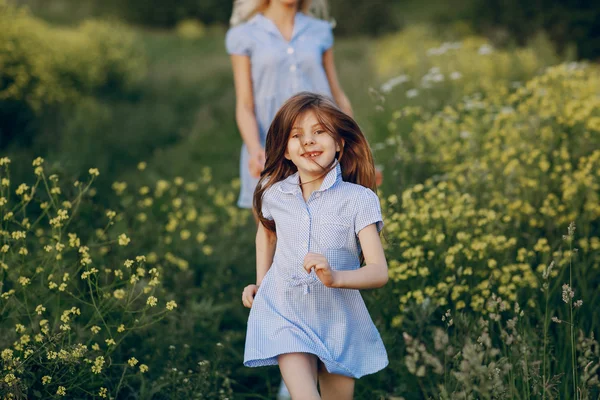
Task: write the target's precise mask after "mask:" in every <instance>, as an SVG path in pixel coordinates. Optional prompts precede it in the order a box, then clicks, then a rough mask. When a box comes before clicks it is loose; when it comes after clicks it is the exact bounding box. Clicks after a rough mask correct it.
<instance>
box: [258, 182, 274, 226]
mask: <svg viewBox="0 0 600 400" xmlns="http://www.w3.org/2000/svg"><path fill="white" fill-rule="evenodd" d="M269 189H270V188H269ZM269 189H267V190H266V191H265V192H263V196H262V205H261V208H260V210H261V212H262V215H263V217H264V218H266V219H268V220H271V221H272V220H273V214H271V208H270V206H269V199H270V197H271V196H269Z"/></svg>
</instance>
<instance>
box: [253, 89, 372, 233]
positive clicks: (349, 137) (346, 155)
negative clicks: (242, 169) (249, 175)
mask: <svg viewBox="0 0 600 400" xmlns="http://www.w3.org/2000/svg"><path fill="white" fill-rule="evenodd" d="M308 111H312V112H314V113H315V116H316V118H317V120H318V121H319V123H320V124H321V125H322V126H323V128H324V129H325V130H326V131H327V133H328V134H329V135H331V137H333V139H334V140H335V141H336V143H337V144H338V145H339V146H340V151H339V152H338V153H337V157H336V158H337V161H339V163H340V166H341V168H342V178H343V180H344V181H346V182H351V183H356V184H358V185H362V186H364V187H366V188H369V189H371V190H373V191H376V190H377V189H376V183H375V182H376V180H375V164H374V163H373V155H372V154H371V149H370V148H369V143H368V142H367V139H366V138H365V136H364V135H363V133H362V131H361V130H360V128H359V127H358V124H357V123H356V122H355V121H354V120H353V119H352V118H351V117H350V116H348V115H346V114H344V113H343V112H342V111H341V110H340V109H339V108H338V107H337V106H336V105H335V104H334V103H333V102H332V101H331V100H330V99H329V98H327V97H325V96H322V95H319V94H315V93H309V92H301V93H298V94H297V95H295V96H292V97H291V98H290V99H289V100H288V101H286V102H285V104H284V105H283V106H282V107H281V108H280V109H279V111H278V112H277V114H276V115H275V119H273V122H272V123H271V126H270V127H269V132H268V133H267V143H266V148H265V152H266V161H265V169H264V170H263V171H262V173H261V174H260V179H259V181H258V184H257V185H256V189H255V191H254V201H253V205H254V209H255V211H256V213H257V215H258V219H259V220H260V222H261V223H262V224H263V225H264V226H265V228H267V229H268V230H270V231H272V232H275V222H274V221H272V220H268V219H266V218H265V217H264V216H263V214H262V201H263V194H264V193H265V192H266V191H267V190H268V189H269V188H270V187H271V186H273V185H274V184H275V183H277V182H279V181H281V180H283V179H285V178H287V177H288V176H290V175H292V174H294V173H295V172H296V171H297V170H298V169H297V168H296V166H295V165H294V164H293V163H292V162H291V161H290V160H288V159H286V158H285V152H286V149H287V144H288V140H289V137H290V132H291V130H292V127H293V125H294V122H295V121H296V119H297V118H298V117H299V116H300V115H302V114H304V113H306V112H308ZM335 161H336V160H333V163H332V164H331V165H329V166H328V167H326V168H324V173H323V175H325V174H327V173H328V172H329V171H331V170H332V169H333V168H335Z"/></svg>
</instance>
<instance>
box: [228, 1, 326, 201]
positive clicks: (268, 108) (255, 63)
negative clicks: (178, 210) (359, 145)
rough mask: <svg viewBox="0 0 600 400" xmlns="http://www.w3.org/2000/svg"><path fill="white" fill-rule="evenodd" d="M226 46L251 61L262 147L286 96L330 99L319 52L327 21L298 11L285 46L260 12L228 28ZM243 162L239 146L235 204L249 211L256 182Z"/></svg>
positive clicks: (245, 160)
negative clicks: (307, 94)
mask: <svg viewBox="0 0 600 400" xmlns="http://www.w3.org/2000/svg"><path fill="white" fill-rule="evenodd" d="M225 45H226V48H227V52H228V53H229V54H238V55H245V56H248V57H250V64H251V68H252V90H253V94H254V108H255V110H254V112H255V115H256V119H257V122H258V129H259V132H260V140H261V143H262V145H263V147H264V145H265V141H266V137H267V131H268V129H269V125H271V121H272V120H273V118H274V117H275V114H276V113H277V110H279V108H280V107H281V106H282V105H283V103H284V102H285V101H286V100H287V99H289V98H290V97H291V96H293V95H294V94H296V93H298V92H302V91H309V92H315V93H320V94H323V95H327V96H329V97H331V90H330V88H329V81H328V80H327V75H326V74H325V69H324V68H323V53H324V52H325V50H327V49H329V48H330V47H331V46H332V45H333V34H332V32H331V25H330V24H329V23H328V22H325V21H322V20H319V19H316V18H312V17H309V16H307V15H305V14H303V13H301V12H298V13H296V16H295V19H294V32H293V35H292V39H291V41H289V42H287V41H286V40H285V39H284V38H283V36H282V35H281V33H280V32H279V29H277V27H276V26H275V24H274V23H273V21H271V20H270V19H268V18H266V17H265V16H264V15H262V14H260V13H259V14H256V15H255V16H254V17H252V18H251V19H250V20H249V21H247V22H245V23H243V24H240V25H237V26H235V27H233V28H231V29H229V31H228V32H227V36H226V38H225ZM248 158H249V154H248V151H247V149H246V146H245V145H243V146H242V150H241V154H240V180H241V188H240V197H239V199H238V206H239V207H243V208H252V196H253V194H254V188H255V187H256V183H257V182H258V179H255V178H253V177H252V176H250V172H249V171H248Z"/></svg>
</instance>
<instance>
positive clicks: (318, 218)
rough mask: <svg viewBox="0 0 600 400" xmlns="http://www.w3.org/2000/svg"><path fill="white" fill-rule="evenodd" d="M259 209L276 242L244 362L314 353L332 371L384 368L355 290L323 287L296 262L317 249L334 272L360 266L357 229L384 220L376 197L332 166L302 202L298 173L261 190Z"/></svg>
mask: <svg viewBox="0 0 600 400" xmlns="http://www.w3.org/2000/svg"><path fill="white" fill-rule="evenodd" d="M262 212H263V215H264V216H265V218H268V219H272V220H274V221H275V225H276V228H277V248H276V250H275V256H274V258H273V264H272V265H271V267H270V269H269V271H268V272H267V274H266V275H265V277H264V279H263V281H262V283H261V285H260V287H259V289H258V292H257V294H256V296H255V298H254V303H253V304H252V308H251V309H250V316H249V318H248V330H247V334H246V347H245V351H244V365H246V366H247V367H260V366H264V365H275V364H277V356H278V355H280V354H285V353H312V354H315V355H316V356H317V357H319V359H321V361H322V362H323V364H325V367H326V368H327V371H329V372H330V373H334V374H340V375H345V376H349V377H352V378H360V377H361V376H363V375H367V374H372V373H374V372H377V371H379V370H381V369H383V368H384V367H385V366H386V365H387V364H388V358H387V353H386V351H385V347H384V345H383V341H382V340H381V336H380V335H379V332H378V331H377V328H376V327H375V325H374V324H373V321H372V320H371V317H370V315H369V312H368V310H367V308H366V306H365V303H364V301H363V299H362V296H361V294H360V292H359V291H358V290H356V289H340V288H329V287H326V286H325V285H323V284H322V283H321V281H320V280H319V278H318V277H317V275H316V273H315V272H314V271H313V272H311V274H308V273H307V272H306V271H305V270H304V268H303V266H302V265H303V262H304V257H305V256H306V254H307V253H308V252H312V253H319V254H323V255H324V256H325V257H326V258H327V261H328V262H329V264H330V266H331V268H332V269H333V270H355V269H358V268H359V267H360V262H359V256H360V253H361V249H360V243H359V241H358V232H360V231H361V230H362V229H363V228H365V227H366V226H368V225H370V224H376V226H377V229H378V230H381V228H382V226H383V222H382V218H381V211H380V206H379V199H378V198H377V195H376V194H375V193H374V192H373V191H371V190H369V189H367V188H365V187H363V186H360V185H355V184H352V183H349V182H344V181H343V180H342V175H341V169H340V166H339V164H338V165H337V168H336V169H334V170H332V171H330V172H329V173H328V174H327V176H326V177H325V180H324V181H323V183H322V184H321V188H320V189H319V190H317V191H315V192H313V193H312V195H311V197H310V198H309V199H308V202H305V201H304V198H303V197H302V192H301V189H300V187H299V185H298V173H296V174H294V175H291V176H290V177H288V178H287V179H285V180H283V181H281V182H278V183H276V184H275V185H273V186H272V187H270V188H269V189H268V190H267V191H266V192H265V195H264V200H263V207H262Z"/></svg>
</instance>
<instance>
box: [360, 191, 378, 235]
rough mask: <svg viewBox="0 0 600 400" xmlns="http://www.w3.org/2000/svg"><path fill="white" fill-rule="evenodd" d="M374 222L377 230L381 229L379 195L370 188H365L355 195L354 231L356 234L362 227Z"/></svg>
mask: <svg viewBox="0 0 600 400" xmlns="http://www.w3.org/2000/svg"><path fill="white" fill-rule="evenodd" d="M371 224H376V226H377V232H380V231H381V229H383V218H382V216H381V204H380V203H379V197H377V195H376V194H375V192H373V191H372V190H371V189H368V188H365V190H364V191H363V192H362V193H361V194H360V196H358V197H357V203H356V217H355V219H354V232H356V234H357V235H358V232H360V231H361V230H362V229H363V228H365V227H367V226H369V225H371Z"/></svg>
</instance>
